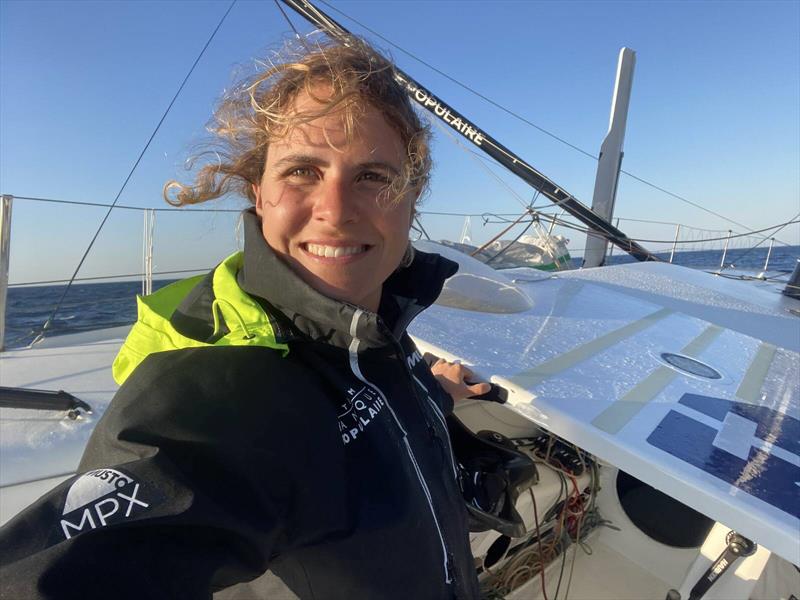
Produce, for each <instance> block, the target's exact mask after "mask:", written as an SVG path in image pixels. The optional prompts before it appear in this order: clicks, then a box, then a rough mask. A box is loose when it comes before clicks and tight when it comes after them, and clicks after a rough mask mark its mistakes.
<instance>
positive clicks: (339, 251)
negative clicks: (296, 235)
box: [306, 244, 366, 258]
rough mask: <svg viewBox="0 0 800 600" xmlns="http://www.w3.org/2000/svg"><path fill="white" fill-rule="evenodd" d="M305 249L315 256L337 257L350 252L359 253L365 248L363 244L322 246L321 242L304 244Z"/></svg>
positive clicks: (347, 254)
mask: <svg viewBox="0 0 800 600" xmlns="http://www.w3.org/2000/svg"><path fill="white" fill-rule="evenodd" d="M306 250H308V252H309V253H311V254H313V255H315V256H324V257H325V258H338V257H340V256H349V255H351V254H360V253H362V252H364V251H365V250H366V247H365V246H323V245H321V244H306Z"/></svg>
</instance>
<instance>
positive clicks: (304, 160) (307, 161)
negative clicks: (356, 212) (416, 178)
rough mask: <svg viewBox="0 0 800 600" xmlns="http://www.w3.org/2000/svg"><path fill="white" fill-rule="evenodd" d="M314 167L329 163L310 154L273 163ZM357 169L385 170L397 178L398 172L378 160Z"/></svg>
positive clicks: (361, 165) (282, 165)
mask: <svg viewBox="0 0 800 600" xmlns="http://www.w3.org/2000/svg"><path fill="white" fill-rule="evenodd" d="M298 164H302V165H315V166H319V167H327V166H328V165H329V164H330V163H328V161H327V160H324V159H322V158H319V157H318V156H312V155H310V154H288V155H286V156H284V157H283V158H281V159H280V160H278V161H276V162H275V167H276V168H281V167H285V166H288V165H298ZM357 167H358V168H359V169H386V170H387V171H389V172H391V173H392V174H393V175H394V176H399V175H400V171H398V170H397V168H395V167H394V166H392V165H391V164H389V163H387V162H383V161H380V160H374V161H367V162H363V163H359V164H358V165H357Z"/></svg>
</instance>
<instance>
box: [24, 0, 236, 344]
mask: <svg viewBox="0 0 800 600" xmlns="http://www.w3.org/2000/svg"><path fill="white" fill-rule="evenodd" d="M236 2H237V0H233V1H232V2H231V3H230V6H228V10H226V11H225V14H224V15H222V18H221V19H220V20H219V23H217V26H216V27H215V28H214V31H213V32H212V33H211V35H210V36H209V38H208V40H207V41H206V43H205V45H204V46H203V49H202V50H200V54H198V55H197V58H196V59H195V61H194V63H193V64H192V66H191V68H190V69H189V72H188V73H187V74H186V76H185V77H184V78H183V81H182V82H181V84H180V86H179V87H178V91H176V92H175V95H174V96H173V97H172V100H171V101H170V103H169V105H168V106H167V109H166V110H165V111H164V114H163V115H161V119H159V121H158V124H156V127H155V129H153V133H151V134H150V138H149V139H148V140H147V143H146V144H145V145H144V148H142V151H141V152H140V153H139V156H138V157H137V158H136V162H135V163H133V166H132V167H131V169H130V171H129V172H128V176H127V177H126V178H125V181H124V182H123V183H122V187H121V188H120V189H119V191H118V192H117V195H116V197H115V198H114V202H112V203H111V206H109V208H108V211H107V212H106V215H105V216H104V217H103V220H102V221H101V222H100V226H99V227H98V228H97V231H95V233H94V236H93V237H92V239H91V241H90V242H89V245H88V246H87V247H86V250H85V251H84V253H83V256H82V257H81V259H80V261H79V262H78V266H77V267H75V272H74V273H73V274H72V277H71V278H70V280H69V283H67V285H66V286H65V288H64V291H63V293H62V294H61V298H59V300H58V302H57V303H56V305H55V306H54V307H53V310H52V312H51V313H50V316H49V317H47V320H46V321H45V322H44V325H42V328H41V329H40V330H39V334H38V335H37V336H36V339H34V340H33V341H32V342H31V346H33V345H34V344H36V343H37V342H38V341H39V340H41V339H42V338H44V332H45V331H46V330H47V329H48V327H50V325H51V324H52V322H53V318H54V317H55V316H56V313H57V312H58V309H59V308H60V307H61V304H62V302H63V301H64V298H65V297H66V295H67V292H69V289H70V287H72V282H73V281H74V280H75V278H76V277H77V276H78V272H79V271H80V270H81V267H82V266H83V263H84V261H85V260H86V257H87V256H89V252H90V251H91V250H92V247H93V246H94V243H95V241H97V237H98V236H99V235H100V232H101V231H102V229H103V226H104V225H105V224H106V221H108V217H110V216H111V211H112V210H114V207H115V206H116V204H117V202H118V201H119V199H120V197H121V196H122V192H123V191H125V188H126V187H127V185H128V182H129V181H130V180H131V177H133V173H134V171H136V168H137V167H138V166H139V163H140V162H141V161H142V157H143V156H144V154H145V152H147V149H148V148H149V147H150V144H151V143H152V141H153V139H154V138H155V137H156V134H157V133H158V130H159V129H161V124H162V123H163V122H164V120H165V119H166V118H167V115H168V114H169V111H170V109H172V106H173V104H175V101H176V100H177V99H178V96H179V95H180V93H181V91H182V90H183V88H184V86H185V85H186V82H187V81H188V80H189V77H190V76H191V75H192V73H194V69H195V67H197V64H198V63H199V62H200V59H201V58H202V57H203V55H204V54H205V52H206V49H207V48H208V47H209V46H210V45H211V42H212V40H213V39H214V37H215V36H216V35H217V32H218V31H219V29H220V27H222V24H223V23H224V22H225V18H226V17H227V16H228V14H230V12H231V10H232V9H233V7H234V5H235V4H236Z"/></svg>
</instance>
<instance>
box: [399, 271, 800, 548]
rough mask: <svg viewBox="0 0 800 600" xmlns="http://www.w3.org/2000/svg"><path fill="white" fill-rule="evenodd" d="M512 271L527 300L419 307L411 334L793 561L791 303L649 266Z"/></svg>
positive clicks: (796, 490)
mask: <svg viewBox="0 0 800 600" xmlns="http://www.w3.org/2000/svg"><path fill="white" fill-rule="evenodd" d="M514 275H516V276H517V277H518V280H517V281H518V289H519V290H520V291H521V292H524V293H525V294H527V295H528V296H529V297H530V298H531V299H532V300H533V307H532V308H529V309H523V310H521V311H520V312H518V313H516V314H491V313H487V312H475V311H466V310H459V309H457V308H443V307H439V306H435V307H433V308H431V309H430V310H428V311H426V312H425V313H424V314H423V315H421V317H420V318H419V319H417V321H415V323H414V324H413V325H412V328H411V329H412V333H413V334H414V335H415V336H416V337H417V338H418V339H420V340H424V342H425V343H427V344H428V346H427V348H426V349H430V350H433V351H434V352H436V351H438V352H440V353H441V354H445V355H449V356H451V357H458V358H461V359H462V360H464V361H465V362H466V363H468V364H471V365H473V366H474V368H475V370H476V371H478V372H479V373H480V374H482V375H483V376H485V377H491V379H492V380H493V381H496V382H498V383H500V384H502V385H505V386H506V387H508V388H509V389H510V390H511V392H512V393H511V396H510V400H509V402H510V403H511V404H512V405H513V406H514V408H515V409H516V410H517V411H518V412H519V413H520V414H522V415H524V416H526V417H527V418H529V419H530V420H531V421H533V422H535V423H537V424H538V425H540V426H542V427H544V428H546V429H548V430H550V431H552V432H554V433H556V434H557V435H559V436H561V437H564V438H566V439H568V440H570V441H571V442H573V443H575V444H577V445H579V446H581V447H583V448H584V449H586V450H588V451H589V452H591V453H593V454H595V455H597V456H599V457H600V458H602V459H603V460H605V461H607V462H609V463H611V464H614V465H616V466H617V467H619V468H620V469H622V470H624V471H626V472H628V473H630V474H631V475H633V476H634V477H636V478H638V479H640V480H642V481H644V482H646V483H648V484H650V485H652V486H653V487H655V488H657V489H659V490H661V491H663V492H665V493H667V494H669V495H670V496H672V497H674V498H676V499H677V500H679V501H680V502H683V503H685V504H687V505H689V506H691V507H692V508H694V509H696V510H698V511H700V512H702V513H704V514H706V515H708V516H709V517H711V518H713V519H714V520H716V521H720V522H722V523H725V524H726V525H727V526H729V527H731V528H733V529H736V530H737V531H739V532H740V533H742V534H743V535H745V536H747V537H750V538H752V539H754V540H755V541H756V542H758V543H760V544H762V545H763V546H765V547H767V548H768V549H770V550H771V551H773V552H775V553H777V554H779V555H780V556H783V557H784V558H786V559H787V560H789V561H791V562H793V563H798V562H800V539H798V531H800V519H798V516H799V515H800V508H799V507H800V484H797V483H796V482H800V456H799V454H800V452H798V444H799V443H800V441H799V438H800V436H798V435H797V432H798V431H799V430H798V426H800V421H798V419H799V418H800V414H799V413H800V389H799V388H800V386H798V382H800V354H798V352H799V351H800V318H798V316H796V315H794V314H793V313H791V312H790V311H789V310H788V309H790V308H795V309H796V308H798V307H799V306H800V302H797V301H795V300H791V299H789V298H786V297H784V296H782V295H781V294H779V293H777V292H775V291H774V290H773V289H771V288H767V289H764V288H761V287H759V286H748V285H747V284H743V283H741V282H737V281H731V280H728V279H724V278H718V277H714V276H711V275H708V274H705V273H702V272H697V271H692V270H690V269H685V268H682V267H675V266H671V265H665V264H657V263H638V264H632V265H624V266H618V267H604V268H602V269H587V270H581V271H569V272H564V273H559V274H558V275H557V276H555V277H552V278H549V279H541V277H539V276H537V277H536V278H535V280H533V281H531V282H524V281H523V278H524V272H521V271H517V270H515V271H514ZM462 283H463V282H462ZM481 285H482V286H484V287H485V282H482V284H481ZM504 293H506V294H507V292H506V291H504ZM516 304H517V305H520V304H521V303H520V302H516ZM663 352H670V353H675V354H679V355H684V356H690V357H693V358H695V359H697V360H699V361H701V362H702V363H704V364H705V365H708V366H710V367H712V368H714V369H716V370H717V371H718V372H719V373H720V375H721V377H720V378H719V379H716V380H710V379H704V378H701V377H698V376H694V375H689V374H686V373H684V372H681V371H679V370H677V369H674V368H673V367H671V366H670V365H668V364H667V363H666V362H664V361H663V360H662V358H661V356H660V355H661V353H663ZM759 411H761V412H760V413H759Z"/></svg>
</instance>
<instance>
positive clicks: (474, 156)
mask: <svg viewBox="0 0 800 600" xmlns="http://www.w3.org/2000/svg"><path fill="white" fill-rule="evenodd" d="M426 117H427V118H428V120H429V121H432V122H433V123H434V125H436V126H437V127H438V128H439V129H441V130H442V131H444V132H445V134H446V135H447V136H448V137H449V138H450V139H451V140H452V141H453V142H455V144H456V145H457V146H458V147H459V148H461V149H462V150H464V151H465V152H467V154H469V155H470V157H471V158H472V159H473V160H476V161H477V163H478V165H480V167H481V168H482V169H483V170H484V171H486V172H487V173H489V175H491V176H492V177H493V178H494V179H495V180H496V181H497V182H498V183H500V185H502V186H503V187H505V188H506V189H507V190H508V192H509V193H510V194H511V195H512V196H514V198H516V200H517V202H519V203H520V205H522V207H523V208H525V209H526V210H527V208H528V204H527V203H526V202H525V201H524V200H523V199H522V196H520V195H519V194H518V193H517V192H515V191H514V189H513V188H512V187H511V186H510V185H508V183H506V182H505V180H503V179H502V178H501V177H500V176H499V175H498V174H497V173H495V172H494V171H492V169H490V168H489V166H488V165H485V164H484V163H483V161H482V160H480V157H479V156H477V154H473V152H470V151H469V150H468V149H467V148H466V147H465V146H464V145H463V144H462V143H461V140H459V139H458V138H457V137H456V136H455V134H454V133H453V132H452V130H451V129H450V128H449V127H445V126H444V125H443V124H442V122H441V121H439V119H434V118H433V117H432V116H431V115H429V114H426Z"/></svg>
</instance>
